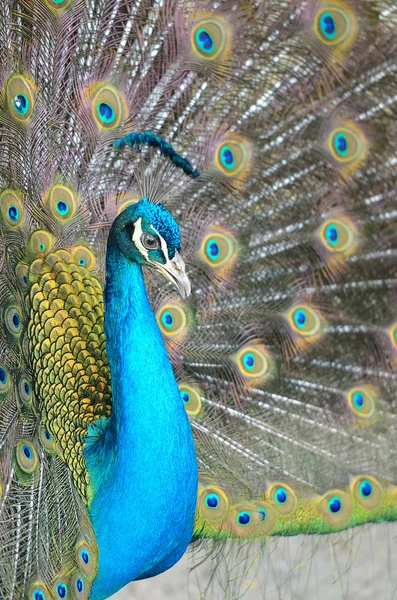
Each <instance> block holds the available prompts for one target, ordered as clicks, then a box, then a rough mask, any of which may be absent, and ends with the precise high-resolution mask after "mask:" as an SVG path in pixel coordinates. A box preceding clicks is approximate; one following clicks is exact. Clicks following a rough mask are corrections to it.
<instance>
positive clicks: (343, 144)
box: [338, 136, 347, 152]
mask: <svg viewBox="0 0 397 600" xmlns="http://www.w3.org/2000/svg"><path fill="white" fill-rule="evenodd" d="M338 150H339V151H340V152H346V150H347V140H346V138H345V137H343V136H340V137H339V138H338Z"/></svg>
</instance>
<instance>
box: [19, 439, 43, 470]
mask: <svg viewBox="0 0 397 600" xmlns="http://www.w3.org/2000/svg"><path fill="white" fill-rule="evenodd" d="M15 458H16V462H17V465H18V467H19V468H20V469H21V471H23V473H25V474H27V475H32V474H33V473H34V472H35V471H37V469H38V466H39V459H38V456H37V452H36V449H35V447H34V446H33V444H32V443H30V442H29V441H28V440H20V441H19V442H18V443H17V445H16V448H15Z"/></svg>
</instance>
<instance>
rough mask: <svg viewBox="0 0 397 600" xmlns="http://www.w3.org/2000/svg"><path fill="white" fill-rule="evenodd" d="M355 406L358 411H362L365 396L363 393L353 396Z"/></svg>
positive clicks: (356, 393)
mask: <svg viewBox="0 0 397 600" xmlns="http://www.w3.org/2000/svg"><path fill="white" fill-rule="evenodd" d="M353 404H354V406H355V407H356V408H357V410H361V409H362V408H363V406H364V395H363V393H362V392H355V393H354V395H353Z"/></svg>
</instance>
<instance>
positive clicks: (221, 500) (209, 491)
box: [198, 486, 229, 521]
mask: <svg viewBox="0 0 397 600" xmlns="http://www.w3.org/2000/svg"><path fill="white" fill-rule="evenodd" d="M228 506H229V501H228V498H227V496H226V494H225V492H224V491H223V490H222V489H221V488H219V487H217V486H205V487H204V488H203V489H202V491H201V493H200V494H199V498H198V509H199V511H200V513H201V514H202V515H203V517H204V518H206V519H208V520H210V521H217V520H219V519H223V518H224V516H225V515H226V512H227V509H228Z"/></svg>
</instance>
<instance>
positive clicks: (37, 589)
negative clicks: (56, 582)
mask: <svg viewBox="0 0 397 600" xmlns="http://www.w3.org/2000/svg"><path fill="white" fill-rule="evenodd" d="M27 598H28V599H29V600H50V599H51V598H52V594H50V592H49V590H48V588H47V586H46V585H45V584H44V583H42V582H41V581H34V582H33V583H32V584H31V585H30V587H29V591H28V594H27Z"/></svg>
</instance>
